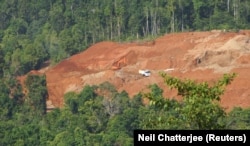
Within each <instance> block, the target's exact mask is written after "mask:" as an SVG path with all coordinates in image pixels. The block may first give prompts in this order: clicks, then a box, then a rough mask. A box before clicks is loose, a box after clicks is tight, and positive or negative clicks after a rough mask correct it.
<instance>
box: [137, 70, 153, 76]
mask: <svg viewBox="0 0 250 146" xmlns="http://www.w3.org/2000/svg"><path fill="white" fill-rule="evenodd" d="M139 74H141V75H143V76H145V77H149V76H150V75H151V72H150V70H147V69H146V70H139Z"/></svg>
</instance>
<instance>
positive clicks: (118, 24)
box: [0, 0, 250, 146]
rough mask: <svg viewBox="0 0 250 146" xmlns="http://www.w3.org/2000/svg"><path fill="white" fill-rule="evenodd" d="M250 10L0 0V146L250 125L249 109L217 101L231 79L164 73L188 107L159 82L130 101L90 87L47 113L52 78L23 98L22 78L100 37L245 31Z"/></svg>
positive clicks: (220, 1) (117, 140)
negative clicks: (167, 93) (226, 106)
mask: <svg viewBox="0 0 250 146" xmlns="http://www.w3.org/2000/svg"><path fill="white" fill-rule="evenodd" d="M249 10H250V1H249V0H206V1H203V0H189V1H188V0H0V22H1V23H0V131H1V132H0V145H6V146H8V145H11V146H13V145H18V146H22V145H23V146H24V145H51V146H55V145H104V146H105V145H106V146H110V145H132V144H133V130H134V129H250V118H249V117H250V110H249V109H242V108H240V107H235V109H233V110H232V111H231V112H229V113H226V112H225V110H224V109H223V108H222V107H220V106H219V105H218V104H216V103H217V102H218V101H219V100H220V96H221V95H222V94H223V93H224V87H225V86H226V85H228V84H230V83H231V81H232V80H233V79H234V78H235V77H237V76H235V74H228V75H225V76H223V77H222V79H221V80H219V81H218V82H217V83H216V84H215V85H213V86H209V85H208V84H207V83H206V82H204V83H196V82H194V81H192V80H181V79H178V78H174V77H171V76H168V75H166V74H161V76H162V77H163V80H164V82H165V83H166V85H167V86H170V87H172V88H175V89H177V90H178V93H179V95H181V96H182V97H183V98H184V100H183V102H179V101H176V100H169V99H167V98H165V97H163V95H162V93H163V90H166V89H167V88H166V89H161V88H159V86H158V85H157V84H153V85H150V86H149V89H150V92H149V93H138V94H137V95H136V96H134V97H132V98H131V97H129V96H128V93H127V92H126V91H122V92H118V91H117V90H116V88H115V87H114V86H113V85H112V84H110V83H109V82H104V83H102V84H100V85H94V86H89V85H88V86H85V87H84V88H83V90H82V91H81V92H80V93H79V94H77V93H74V92H69V93H66V94H65V96H64V99H65V106H64V107H63V108H60V109H59V108H56V109H54V110H52V111H51V112H48V111H47V107H46V99H47V96H48V93H47V88H46V76H44V75H28V77H27V80H26V82H25V84H26V87H27V93H26V94H24V93H23V92H22V91H23V89H22V86H21V85H20V84H19V82H18V81H17V80H16V77H17V76H20V75H24V74H26V73H28V72H29V71H30V70H33V69H39V68H41V67H42V66H43V65H44V63H45V62H51V63H52V64H53V63H54V64H56V63H58V62H60V61H62V60H63V59H65V58H67V57H70V56H71V55H73V54H76V53H78V52H80V51H84V50H85V49H87V48H88V47H89V46H90V45H91V44H94V43H97V42H100V41H104V40H110V41H120V42H124V41H134V40H144V39H154V38H155V37H158V36H160V35H163V34H166V33H173V32H184V31H207V30H213V29H220V30H223V31H239V30H240V29H249V27H250V11H249ZM96 91H105V92H104V93H108V94H106V95H100V94H98V92H96ZM144 98H147V99H149V100H150V104H148V105H145V104H143V102H142V101H143V99H144ZM191 111H192V113H191ZM201 117H202V118H201Z"/></svg>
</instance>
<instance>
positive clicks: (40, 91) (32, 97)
mask: <svg viewBox="0 0 250 146" xmlns="http://www.w3.org/2000/svg"><path fill="white" fill-rule="evenodd" d="M25 85H26V87H27V89H28V96H27V97H26V99H25V100H26V102H27V104H29V105H30V106H32V107H33V110H34V112H35V113H36V114H38V115H40V114H41V115H43V114H45V113H46V110H47V109H46V99H47V97H48V92H47V87H46V78H45V75H42V76H39V75H28V76H27V79H26V82H25Z"/></svg>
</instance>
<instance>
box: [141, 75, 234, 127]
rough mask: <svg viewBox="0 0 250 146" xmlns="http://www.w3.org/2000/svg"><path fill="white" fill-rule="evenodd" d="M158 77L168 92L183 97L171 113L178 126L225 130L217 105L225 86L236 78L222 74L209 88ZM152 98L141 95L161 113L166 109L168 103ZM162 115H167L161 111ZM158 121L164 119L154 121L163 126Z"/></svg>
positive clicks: (222, 113) (176, 79)
mask: <svg viewBox="0 0 250 146" xmlns="http://www.w3.org/2000/svg"><path fill="white" fill-rule="evenodd" d="M161 76H162V77H163V78H164V82H165V83H166V84H167V85H168V86H170V88H175V89H177V91H178V95H180V96H182V97H183V100H182V101H181V102H180V104H181V106H177V107H174V108H175V112H179V116H180V117H179V118H180V119H181V120H182V122H183V124H182V125H184V126H185V127H186V128H187V129H223V128H225V123H223V122H222V121H223V120H224V119H225V116H226V113H225V111H224V110H223V108H222V107H220V105H219V103H218V101H220V96H221V95H222V94H223V93H224V90H225V86H226V85H228V84H230V83H231V82H232V81H233V78H234V77H235V76H236V74H234V73H233V74H225V75H224V76H223V78H222V79H220V80H219V81H218V82H217V83H215V84H214V85H213V86H210V85H209V84H208V83H207V82H202V83H197V82H195V81H192V80H189V79H186V80H181V79H178V78H175V77H171V76H169V75H168V74H166V73H161ZM153 95H154V94H152V93H148V94H145V97H146V98H148V99H150V100H151V104H153V105H156V106H158V107H160V108H162V109H164V108H167V107H169V104H170V102H169V101H168V100H166V99H162V98H159V97H157V96H153ZM165 112H167V111H166V110H165ZM162 118H164V116H162V117H161V116H159V118H157V119H158V121H159V123H162V122H164V120H163V121H162ZM153 121H154V122H156V121H155V120H153ZM156 123H157V122H156ZM166 125H167V122H166Z"/></svg>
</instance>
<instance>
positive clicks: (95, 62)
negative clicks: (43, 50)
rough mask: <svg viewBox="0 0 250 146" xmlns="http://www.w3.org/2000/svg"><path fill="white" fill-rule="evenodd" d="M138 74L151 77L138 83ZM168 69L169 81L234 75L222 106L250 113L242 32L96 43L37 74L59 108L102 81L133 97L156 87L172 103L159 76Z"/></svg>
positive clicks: (249, 48)
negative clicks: (147, 73) (65, 98)
mask: <svg viewBox="0 0 250 146" xmlns="http://www.w3.org/2000/svg"><path fill="white" fill-rule="evenodd" d="M139 69H149V70H151V71H152V74H151V76H150V77H142V76H141V75H139V74H138V70H139ZM168 69H171V71H170V73H171V74H172V75H173V76H177V77H180V78H190V79H194V80H197V81H208V82H211V83H212V82H214V81H216V80H217V79H218V78H220V77H222V75H223V74H224V73H229V72H235V73H237V75H238V76H237V77H236V79H235V80H234V81H233V83H232V84H231V85H230V86H228V87H227V90H226V92H225V94H224V95H223V96H222V100H221V104H222V106H223V107H225V108H227V109H228V110H229V109H231V108H232V107H234V106H241V107H250V75H249V73H248V72H249V71H250V31H246V30H244V31H240V32H238V33H235V32H221V31H209V32H185V33H173V34H166V35H165V36H162V37H159V38H158V39H156V40H155V41H152V42H145V43H141V42H137V43H115V42H100V43H97V44H94V45H93V46H91V47H90V48H89V49H87V50H86V51H84V52H82V53H79V54H77V55H74V56H72V57H70V58H68V59H66V60H64V61H62V62H61V63H59V64H58V65H56V66H54V67H48V68H46V69H43V70H40V71H37V73H44V74H46V77H47V87H48V92H49V100H48V104H49V105H50V106H56V107H61V106H63V95H64V94H65V93H66V92H69V91H76V92H79V91H80V90H81V89H82V88H83V87H84V85H87V84H89V85H93V84H99V83H102V82H104V81H109V82H111V83H113V84H114V85H115V86H116V87H117V89H118V90H119V91H121V90H126V91H127V92H128V93H129V95H130V96H131V97H132V96H133V95H135V94H137V93H138V92H140V91H143V90H145V89H146V88H147V85H149V84H152V83H157V84H159V85H160V86H161V87H162V88H163V89H165V90H164V91H165V93H164V94H165V96H166V97H169V98H175V97H174V96H175V95H176V94H175V92H174V91H169V88H168V87H167V86H165V85H164V84H163V80H162V78H161V77H159V75H158V72H159V71H164V70H165V71H168ZM33 72H34V71H33ZM176 98H178V97H176Z"/></svg>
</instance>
